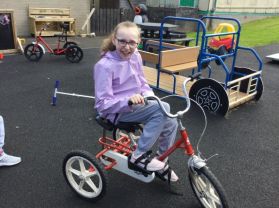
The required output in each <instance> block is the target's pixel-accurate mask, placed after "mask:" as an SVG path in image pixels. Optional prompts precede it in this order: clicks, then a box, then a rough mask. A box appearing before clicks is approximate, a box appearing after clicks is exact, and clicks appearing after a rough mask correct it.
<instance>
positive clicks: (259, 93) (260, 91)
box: [232, 66, 264, 101]
mask: <svg viewBox="0 0 279 208" xmlns="http://www.w3.org/2000/svg"><path fill="white" fill-rule="evenodd" d="M234 71H235V72H239V73H244V74H247V75H249V74H252V73H255V72H256V70H254V69H250V68H246V67H238V66H235V67H234ZM240 77H241V76H240V75H236V74H233V76H232V80H234V79H237V78H240ZM247 87H248V80H243V81H242V82H241V85H240V92H244V93H246V91H247ZM263 91H264V84H263V80H262V78H261V77H259V80H258V85H257V94H256V96H255V100H256V101H258V100H259V99H260V98H261V96H262V94H263Z"/></svg>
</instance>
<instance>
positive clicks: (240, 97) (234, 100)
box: [229, 92, 257, 109]
mask: <svg viewBox="0 0 279 208" xmlns="http://www.w3.org/2000/svg"><path fill="white" fill-rule="evenodd" d="M256 94H257V92H254V93H251V94H246V93H243V92H238V94H237V97H231V98H230V97H229V109H232V108H235V107H236V106H239V105H241V104H243V103H246V102H248V101H250V100H253V99H254V98H255V96H256Z"/></svg>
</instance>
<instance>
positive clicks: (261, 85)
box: [255, 77, 264, 101]
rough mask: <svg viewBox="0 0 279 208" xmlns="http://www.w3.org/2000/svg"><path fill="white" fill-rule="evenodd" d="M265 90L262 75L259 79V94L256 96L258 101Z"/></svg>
mask: <svg viewBox="0 0 279 208" xmlns="http://www.w3.org/2000/svg"><path fill="white" fill-rule="evenodd" d="M263 91H264V84H263V80H262V78H261V77H260V78H259V80H258V86H257V94H256V96H255V100H256V101H258V100H259V99H260V98H261V96H262V94H263Z"/></svg>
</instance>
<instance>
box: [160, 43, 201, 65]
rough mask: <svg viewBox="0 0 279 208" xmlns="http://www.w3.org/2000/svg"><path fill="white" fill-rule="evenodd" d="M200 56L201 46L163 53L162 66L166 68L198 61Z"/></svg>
mask: <svg viewBox="0 0 279 208" xmlns="http://www.w3.org/2000/svg"><path fill="white" fill-rule="evenodd" d="M198 55H199V46H195V47H187V48H180V49H175V50H166V51H161V63H160V66H161V67H162V68H165V67H167V66H173V65H177V64H184V63H188V62H194V61H197V59H198Z"/></svg>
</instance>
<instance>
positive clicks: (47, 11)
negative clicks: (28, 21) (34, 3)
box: [29, 7, 70, 16]
mask: <svg viewBox="0 0 279 208" xmlns="http://www.w3.org/2000/svg"><path fill="white" fill-rule="evenodd" d="M30 15H62V16H70V9H68V8H34V7H29V16H30Z"/></svg>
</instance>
